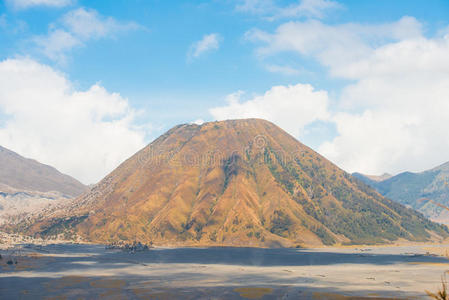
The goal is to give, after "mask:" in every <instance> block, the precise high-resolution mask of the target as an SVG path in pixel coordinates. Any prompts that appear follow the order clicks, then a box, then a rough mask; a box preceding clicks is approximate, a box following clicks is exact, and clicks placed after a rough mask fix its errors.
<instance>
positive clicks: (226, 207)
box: [10, 119, 448, 247]
mask: <svg viewBox="0 0 449 300" xmlns="http://www.w3.org/2000/svg"><path fill="white" fill-rule="evenodd" d="M10 229H11V228H10ZM14 229H15V230H16V231H20V232H25V233H28V234H34V235H35V236H54V235H60V234H64V235H65V236H70V235H72V234H76V235H77V236H81V237H83V238H84V239H86V240H89V241H93V242H102V243H108V242H112V241H119V240H130V241H133V240H137V241H141V242H144V243H147V242H148V241H152V242H153V243H154V244H156V245H178V246H179V245H191V246H198V245H217V246H218V245H227V246H269V247H273V246H295V245H322V244H325V245H331V244H358V243H385V242H390V241H394V240H397V239H406V240H412V241H424V240H427V239H430V238H435V237H447V236H448V232H447V228H446V227H444V226H440V225H437V224H435V223H432V222H430V221H428V220H427V219H425V218H424V217H423V216H422V215H421V214H419V213H416V212H415V211H413V210H411V209H408V208H405V207H404V206H402V205H400V204H398V203H396V202H392V201H391V200H388V199H386V198H384V197H382V196H381V195H380V194H379V193H377V192H376V191H375V190H373V189H372V188H370V187H368V186H367V185H366V184H364V183H362V182H361V181H360V180H357V179H355V178H354V177H352V176H351V175H350V174H347V173H346V172H344V171H342V170H341V169H339V168H338V167H336V166H335V165H334V164H332V163H331V162H330V161H328V160H327V159H325V158H324V157H322V156H320V155H319V154H317V153H316V152H314V151H313V150H311V149H310V148H308V147H307V146H305V145H303V144H301V143H300V142H298V141H297V140H296V139H295V138H293V137H292V136H290V135H289V134H287V133H286V132H285V131H283V130H282V129H280V128H279V127H277V126H276V125H274V124H272V123H270V122H267V121H264V120H259V119H247V120H231V121H223V122H211V123H205V124H203V125H194V124H184V125H179V126H176V127H174V128H172V129H171V130H169V131H168V132H167V133H165V134H164V135H162V136H161V137H159V138H158V139H156V140H155V141H154V142H152V143H151V144H150V145H148V146H147V147H145V148H144V149H142V150H141V151H139V152H138V153H136V154H135V155H134V156H132V157H131V158H129V159H128V160H126V161H125V162H124V163H122V164H121V165H120V166H119V167H118V168H117V169H116V170H114V171H113V172H112V173H111V174H109V175H108V176H106V177H105V178H104V179H103V180H102V181H101V182H100V183H99V184H97V185H96V186H95V187H94V188H92V190H91V191H90V192H89V193H86V194H84V195H83V196H81V197H79V198H78V199H76V200H74V201H73V202H72V203H71V204H70V205H69V206H67V207H65V208H64V209H60V210H55V211H52V212H49V213H46V214H42V215H41V216H39V217H38V218H36V219H34V220H30V221H29V222H26V223H22V224H20V226H19V227H15V228H14Z"/></svg>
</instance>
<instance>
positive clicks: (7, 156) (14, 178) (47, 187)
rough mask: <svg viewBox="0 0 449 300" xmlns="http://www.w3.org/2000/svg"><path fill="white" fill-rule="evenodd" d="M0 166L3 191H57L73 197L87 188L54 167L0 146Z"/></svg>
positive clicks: (0, 180)
mask: <svg viewBox="0 0 449 300" xmlns="http://www.w3.org/2000/svg"><path fill="white" fill-rule="evenodd" d="M0 166H1V167H0V185H2V186H3V188H2V190H3V191H4V190H6V189H7V187H9V188H12V189H14V190H21V191H37V192H43V193H45V192H59V193H61V194H63V195H65V196H70V197H75V196H79V195H80V194H81V193H83V192H85V191H86V190H87V187H86V186H85V185H83V184H82V183H80V182H79V181H77V180H76V179H74V178H72V177H70V176H68V175H65V174H62V173H60V172H59V171H58V170H56V169H55V168H53V167H50V166H47V165H44V164H41V163H39V162H37V161H35V160H32V159H27V158H24V157H22V156H20V155H19V154H17V153H15V152H13V151H10V150H8V149H6V148H3V147H1V146H0ZM0 188H1V187H0Z"/></svg>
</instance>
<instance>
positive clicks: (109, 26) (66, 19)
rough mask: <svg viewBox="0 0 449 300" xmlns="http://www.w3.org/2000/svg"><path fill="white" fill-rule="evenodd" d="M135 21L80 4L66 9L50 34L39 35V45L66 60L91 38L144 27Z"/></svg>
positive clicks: (62, 60) (49, 52)
mask: <svg viewBox="0 0 449 300" xmlns="http://www.w3.org/2000/svg"><path fill="white" fill-rule="evenodd" d="M140 28H141V26H139V25H138V24H136V23H134V22H123V23H122V22H119V21H117V20H115V19H114V18H112V17H104V16H101V15H100V14H98V12H97V11H95V10H93V9H85V8H78V9H75V10H72V11H70V12H68V13H66V14H65V15H64V16H63V17H62V18H61V19H60V20H59V22H58V23H57V24H51V25H50V27H49V32H48V34H47V35H42V36H36V37H34V38H33V42H34V43H35V45H36V46H37V49H38V50H39V51H40V52H41V53H42V54H44V55H45V56H47V57H48V58H50V59H52V60H56V61H58V62H60V63H64V62H65V61H66V58H67V53H69V52H70V51H71V50H72V49H73V48H75V47H81V46H84V45H85V43H86V42H87V41H89V40H97V39H101V38H111V37H114V36H115V35H116V34H118V33H121V32H126V31H130V30H137V29H140Z"/></svg>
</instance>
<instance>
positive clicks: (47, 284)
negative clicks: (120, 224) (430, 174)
mask: <svg viewBox="0 0 449 300" xmlns="http://www.w3.org/2000/svg"><path fill="white" fill-rule="evenodd" d="M429 248H432V249H434V250H435V249H437V250H441V252H442V253H444V251H445V249H449V245H440V246H426V245H421V246H402V247H373V248H369V247H364V248H321V249H257V248H156V249H151V250H150V251H147V252H139V253H127V252H123V251H120V250H105V248H104V246H101V245H71V244H59V245H47V246H37V245H28V246H22V247H16V248H15V250H2V251H0V253H1V255H2V259H1V260H0V295H1V297H0V298H2V299H86V298H87V299H178V298H183V299H364V298H367V299H385V298H389V299H390V298H393V299H426V298H427V296H426V293H425V290H430V291H436V290H437V289H438V288H439V287H440V286H441V276H442V275H443V274H444V273H445V272H446V271H447V270H449V260H448V259H446V258H445V257H440V256H435V255H432V254H428V251H429ZM8 261H12V264H8ZM16 262H17V263H16Z"/></svg>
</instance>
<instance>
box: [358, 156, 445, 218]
mask: <svg viewBox="0 0 449 300" xmlns="http://www.w3.org/2000/svg"><path fill="white" fill-rule="evenodd" d="M354 176H357V177H358V178H360V179H361V180H362V181H364V182H365V183H367V184H368V185H370V186H372V187H374V188H375V189H376V190H377V191H379V193H381V194H382V195H384V196H385V197H388V198H390V199H393V200H395V201H397V202H399V203H401V204H404V205H407V206H410V207H412V208H414V209H416V210H418V211H420V212H422V213H423V214H424V215H425V216H427V217H429V218H430V219H432V220H434V221H438V222H442V223H446V224H449V211H448V210H447V209H444V208H442V207H441V206H438V204H442V205H444V206H449V162H447V163H445V164H443V165H441V166H438V167H436V168H433V169H431V170H428V171H424V172H420V173H411V172H404V173H401V174H398V175H396V176H393V177H391V178H389V179H387V180H383V181H380V182H375V181H372V180H370V179H369V178H367V177H364V175H362V174H354Z"/></svg>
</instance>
